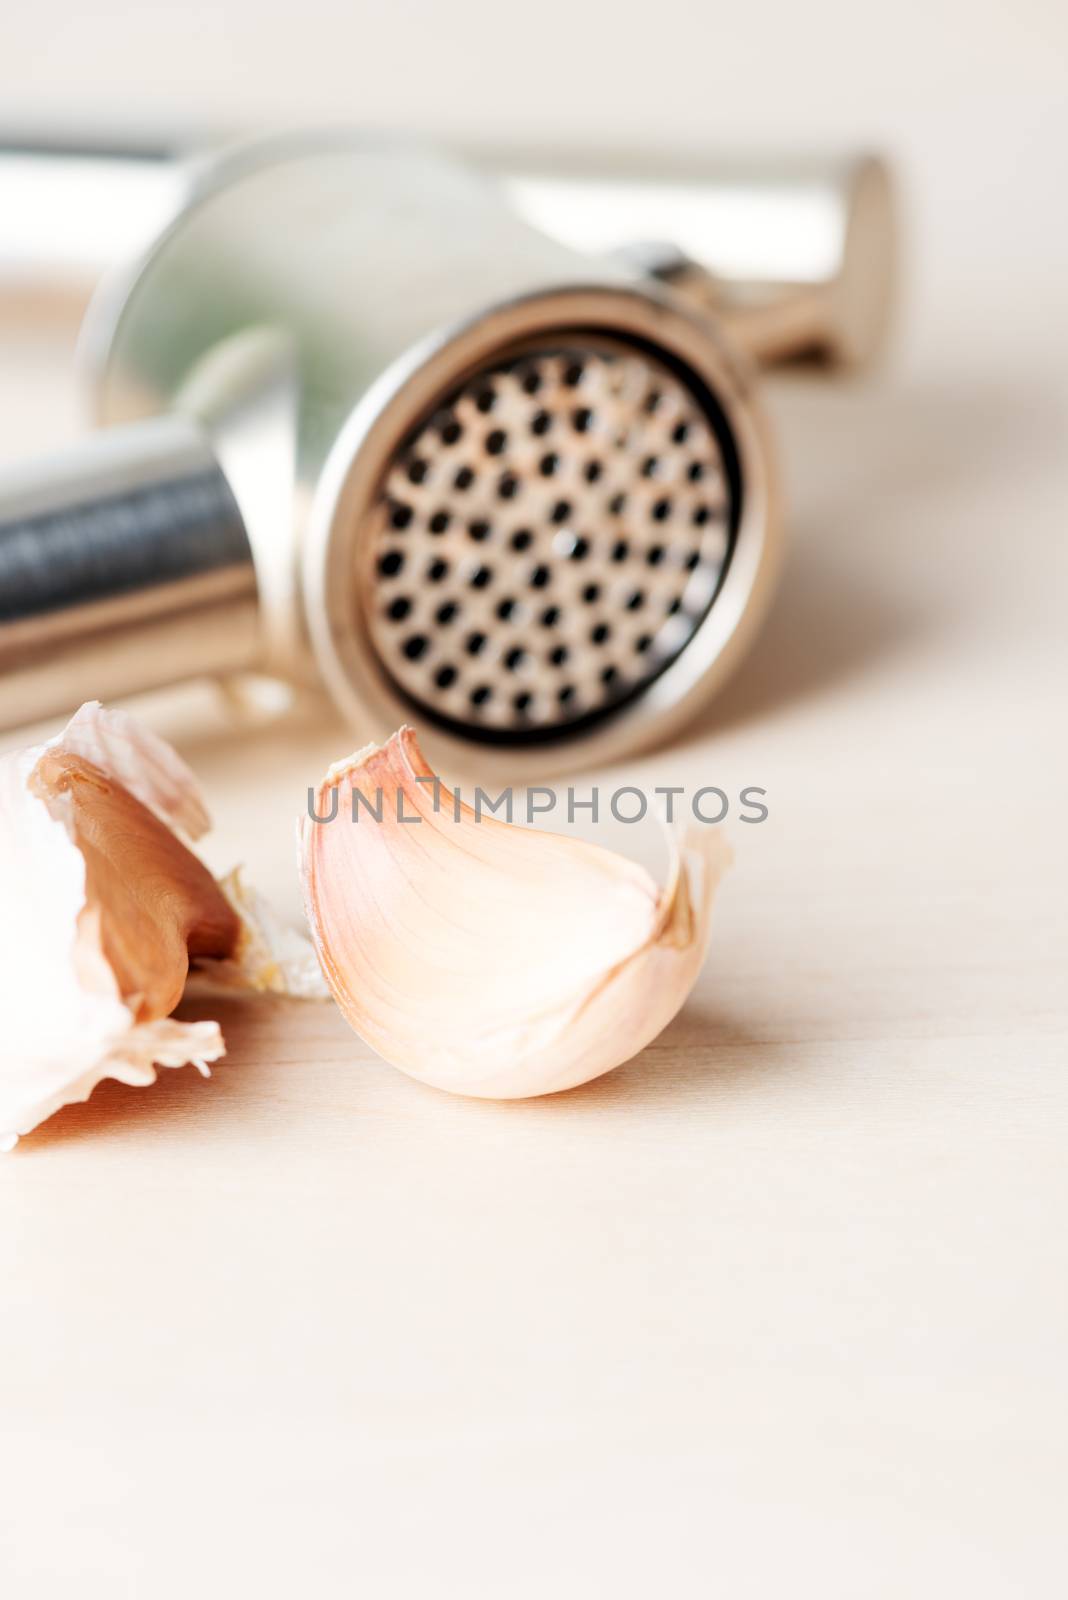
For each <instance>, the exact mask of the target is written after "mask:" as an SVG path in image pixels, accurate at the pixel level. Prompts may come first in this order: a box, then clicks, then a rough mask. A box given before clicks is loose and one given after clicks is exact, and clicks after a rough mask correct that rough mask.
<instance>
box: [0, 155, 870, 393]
mask: <svg viewBox="0 0 1068 1600" xmlns="http://www.w3.org/2000/svg"><path fill="white" fill-rule="evenodd" d="M211 143H212V141H211V140H210V139H208V138H204V137H202V138H200V139H198V140H197V141H196V143H195V149H194V148H193V147H192V144H191V141H189V140H184V141H183V140H182V139H181V138H170V139H166V140H157V141H155V142H153V143H150V144H141V145H137V144H131V143H127V144H125V145H123V143H122V142H121V141H119V142H116V143H115V144H108V143H106V142H105V143H101V142H99V141H96V142H93V141H90V142H87V143H81V144H80V143H79V142H77V141H76V140H74V139H70V140H66V141H64V140H55V141H51V142H46V141H44V140H42V139H40V138H37V139H36V140H35V139H34V138H22V139H19V138H16V137H14V136H10V135H9V136H8V138H7V139H6V140H5V139H4V138H3V137H2V136H0V299H3V298H5V297H6V298H8V299H11V298H12V297H14V296H18V295H21V296H26V295H32V296H33V298H34V299H35V301H36V302H37V303H38V304H41V303H42V302H43V301H49V300H50V301H51V303H52V304H53V305H62V304H63V303H71V302H73V303H77V302H78V300H79V299H81V300H82V301H83V302H84V301H85V300H87V299H88V296H89V294H90V293H91V291H92V290H93V288H94V287H95V286H96V284H97V282H98V281H99V279H100V277H101V275H102V274H103V273H104V272H105V271H106V270H107V269H108V268H110V267H111V266H113V265H115V264H116V263H118V262H121V261H123V260H126V259H129V258H130V256H131V255H133V254H136V253H138V252H140V251H141V250H143V249H145V248H147V247H148V246H149V244H150V243H151V241H152V239H153V238H154V237H155V236H156V234H157V233H158V232H159V231H160V230H161V228H163V227H164V226H165V225H166V224H167V223H168V222H170V221H171V220H173V218H174V217H175V216H176V215H177V214H178V213H179V211H180V210H181V208H182V206H183V205H184V204H185V202H186V200H187V198H188V196H189V193H190V192H191V190H192V188H193V187H194V186H195V184H196V182H197V173H198V170H199V168H200V167H201V166H202V165H203V164H204V162H205V161H206V159H207V158H206V156H205V153H204V152H206V151H207V149H208V148H209V147H210V145H211ZM183 152H184V158H183ZM462 154H463V157H464V159H465V161H468V162H470V163H471V165H472V166H474V167H476V168H479V169H482V170H484V171H486V172H487V173H489V174H492V176H493V177H494V178H495V179H496V180H497V181H499V182H500V183H501V184H502V186H503V188H504V191H505V194H506V196H507V199H508V201H509V204H510V205H511V206H512V208H513V209H514V210H515V211H516V212H517V213H518V215H519V216H521V217H523V218H524V219H525V220H526V221H527V222H529V223H530V224H531V225H532V226H533V227H535V228H537V229H539V230H540V231H542V232H544V233H546V234H548V235H550V236H551V237H553V238H556V239H558V240H559V241H560V242H561V243H562V244H564V245H566V246H568V248H570V249H572V250H576V251H580V252H582V253H584V254H587V255H591V256H594V257H602V256H605V255H607V254H610V253H611V252H613V251H616V250H620V249H626V248H629V247H630V246H631V245H633V244H635V243H637V244H639V245H646V244H655V245H657V246H664V245H670V246H671V247H672V252H673V254H674V256H675V257H676V258H677V259H678V262H679V263H680V269H679V270H677V271H675V270H674V269H673V276H674V278H675V281H676V286H677V287H679V288H680V289H681V290H682V291H683V292H685V293H692V294H693V296H694V301H695V304H696V305H697V306H698V308H699V309H700V310H701V312H702V314H709V313H710V312H711V313H712V314H714V315H717V316H720V317H721V318H726V319H727V320H728V321H729V322H730V324H731V326H732V330H733V331H734V333H735V336H736V337H737V338H738V339H739V340H740V341H741V342H742V343H743V344H744V345H745V346H746V348H748V349H749V350H750V352H751V353H752V354H753V355H754V356H755V358H756V359H757V360H759V361H760V362H761V363H763V364H772V363H775V362H779V361H783V360H791V361H794V360H798V359H807V358H810V357H811V358H815V359H817V360H820V361H822V362H825V363H829V364H831V365H836V364H840V365H845V366H861V365H865V364H866V363H868V362H870V361H871V360H873V359H874V358H875V357H877V356H878V354H879V352H880V350H881V348H882V346H883V343H884V341H885V337H886V332H887V328H888V325H889V320H890V316H891V312H892V309H893V304H894V286H895V278H896V270H895V269H896V235H897V231H898V220H897V214H896V213H897V208H896V202H895V197H894V192H893V185H892V181H891V176H890V172H889V169H888V167H887V165H886V163H885V162H883V161H882V160H880V159H879V158H878V157H875V156H870V155H858V156H850V157H844V158H843V157H841V156H834V155H831V156H819V155H817V156H811V157H798V156H793V155H784V154H781V153H778V154H777V153H775V152H769V153H768V154H767V155H766V156H764V157H763V158H761V159H760V160H756V161H743V160H739V159H737V158H734V159H731V158H724V157H716V156H715V155H711V156H709V157H708V158H706V159H704V160H691V161H690V162H688V163H682V162H671V161H661V162H660V163H658V164H655V165H650V163H649V160H648V158H646V157H640V156H635V157H632V158H628V157H626V156H620V157H618V158H616V159H615V160H613V161H607V160H602V161H601V162H600V163H598V162H594V161H591V160H590V159H589V158H588V157H586V156H583V155H582V154H581V153H569V154H568V155H567V156H566V158H564V157H561V156H559V155H556V156H553V155H551V154H547V153H546V152H544V151H538V150H533V151H531V150H522V149H513V150H510V149H503V150H502V149H501V148H500V147H498V146H494V147H482V146H478V145H472V146H469V147H466V148H465V149H464V150H463V152H462ZM681 264H685V270H681Z"/></svg>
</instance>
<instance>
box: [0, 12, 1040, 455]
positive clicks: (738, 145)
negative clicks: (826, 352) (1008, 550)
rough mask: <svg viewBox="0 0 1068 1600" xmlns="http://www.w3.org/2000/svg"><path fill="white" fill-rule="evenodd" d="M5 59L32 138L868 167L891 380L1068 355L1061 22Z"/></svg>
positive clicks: (818, 20)
mask: <svg viewBox="0 0 1068 1600" xmlns="http://www.w3.org/2000/svg"><path fill="white" fill-rule="evenodd" d="M3 40H4V47H3V50H2V52H0V105H2V107H3V116H2V121H3V122H4V123H6V124H7V125H8V128H9V129H11V130H21V131H23V132H30V133H32V132H33V131H37V132H38V133H44V134H52V133H57V132H58V133H61V134H64V133H65V134H69V133H74V134H77V133H78V132H79V131H81V132H85V133H87V134H96V135H99V136H104V137H113V136H115V135H116V134H121V133H123V132H125V133H128V134H132V135H137V136H143V135H148V136H156V135H162V136H164V137H168V136H171V135H182V134H191V135H193V136H196V135H198V134H199V133H200V132H201V131H202V130H204V129H215V128H222V129H224V130H231V129H232V130H236V131H239V132H246V131H255V130H258V129H262V128H265V127H272V128H273V127H278V126H300V125H306V124H323V123H336V122H343V123H355V124H368V125H378V126H385V127H391V128H405V129H407V128H415V129H418V130H422V131H425V132H428V133H432V134H440V135H446V136H449V137H453V138H460V139H463V140H469V141H474V142H476V143H483V144H485V143H493V142H498V141H499V142H506V143H518V144H524V145H535V146H538V147H549V148H555V149H565V150H566V149H568V148H574V147H576V146H579V147H582V148H583V149H584V150H595V149H596V150H607V151H618V150H623V151H626V150H639V151H644V152H649V151H657V152H664V153H669V154H670V153H673V152H675V153H679V154H680V155H684V156H685V157H686V158H687V159H688V160H690V161H693V160H695V159H697V158H699V157H700V156H701V155H702V154H704V153H716V152H722V151H727V152H729V151H735V150H741V151H745V152H748V151H750V150H754V149H755V150H760V149H762V148H767V147H771V148H773V149H777V148H781V147H783V146H786V147H791V148H794V147H801V148H803V149H808V148H816V149H821V148H828V147H830V148H835V147H843V146H844V147H850V146H857V145H860V146H865V145H867V146H870V147H873V148H877V149H879V150H881V151H885V152H886V153H887V154H889V155H890V156H892V157H893V158H894V159H895V161H896V162H897V164H898V167H899V170H900V172H901V175H902V179H903V184H904V188H905V193H906V195H907V203H908V213H907V220H908V228H909V234H908V248H909V253H908V274H907V300H906V315H905V317H904V318H903V320H902V324H901V330H900V331H901V338H900V341H899V346H898V349H899V355H898V360H899V362H901V363H903V364H904V366H905V367H906V368H907V369H909V370H914V369H925V370H927V369H929V368H930V366H931V361H932V350H933V348H936V347H937V348H942V349H945V350H949V349H952V365H953V368H954V371H956V372H961V371H962V370H963V368H964V367H965V366H967V367H968V368H969V369H978V370H988V369H991V368H995V369H996V367H997V364H998V363H999V362H1000V361H1002V360H1003V359H1010V360H1013V361H1014V362H1016V363H1019V362H1021V360H1022V358H1023V357H1024V355H1025V352H1031V353H1034V354H1035V356H1036V359H1039V358H1041V356H1042V354H1043V352H1045V351H1047V350H1048V348H1049V346H1050V344H1051V343H1054V342H1056V343H1058V344H1060V341H1061V340H1063V338H1064V335H1063V333H1062V331H1061V328H1060V327H1059V326H1058V325H1057V323H1058V322H1059V321H1060V320H1061V319H1060V318H1058V317H1057V316H1056V311H1057V307H1058V306H1063V284H1064V265H1065V260H1066V249H1065V242H1066V232H1065V230H1066V226H1068V224H1066V221H1065V208H1064V206H1063V204H1062V203H1061V196H1062V193H1063V162H1064V152H1065V149H1066V148H1068V93H1066V88H1068V67H1066V62H1068V15H1066V12H1065V8H1064V6H1063V5H1060V4H1058V3H1057V0H1015V3H1013V4H1008V3H992V4H985V5H981V6H976V5H974V4H972V3H969V0H926V3H925V0H906V3H904V4H897V5H893V6H889V5H880V6H858V5H856V4H854V3H852V0H812V3H810V4H807V5H803V6H798V5H793V4H789V3H786V0H752V3H747V4H745V5H737V6H727V5H724V4H722V3H720V4H710V3H707V0H657V3H656V4H655V5H651V4H639V3H637V0H627V3H615V4H610V3H605V0H539V3H538V4H537V5H533V4H517V3H511V4H507V3H500V0H453V3H451V4H447V5H446V4H442V3H440V0H390V3H379V4H372V3H368V0H344V3H341V0H302V3H301V4H300V5H294V4H293V3H292V0H211V3H204V0H186V3H184V4H180V5H179V4H169V3H163V4H161V3H154V4H143V3H136V0H101V3H99V4H95V5H93V6H86V5H83V4H81V3H79V0H44V3H40V4H36V5H33V6H19V7H14V6H10V7H8V8H7V15H6V17H5V21H4V30H3ZM0 226H2V222H0ZM5 453H6V452H5Z"/></svg>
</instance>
